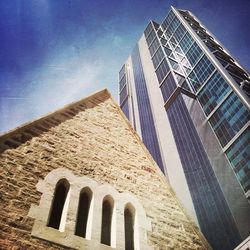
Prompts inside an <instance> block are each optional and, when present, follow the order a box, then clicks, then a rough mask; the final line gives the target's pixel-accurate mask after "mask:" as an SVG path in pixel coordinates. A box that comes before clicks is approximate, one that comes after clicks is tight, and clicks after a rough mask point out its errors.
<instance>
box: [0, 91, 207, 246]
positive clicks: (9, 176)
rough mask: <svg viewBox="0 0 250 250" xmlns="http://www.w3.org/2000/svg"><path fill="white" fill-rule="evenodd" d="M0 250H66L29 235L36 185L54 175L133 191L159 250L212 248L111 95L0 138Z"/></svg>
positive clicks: (93, 98)
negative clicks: (61, 172) (60, 171)
mask: <svg viewBox="0 0 250 250" xmlns="http://www.w3.org/2000/svg"><path fill="white" fill-rule="evenodd" d="M0 151H1V154H0V166H1V170H0V171H1V174H0V178H1V182H0V183H1V184H0V185H1V186H0V191H1V193H0V211H1V212H0V228H1V233H0V248H1V249H63V247H62V246H58V245H53V244H52V243H50V242H46V241H45V240H40V239H35V238H33V237H32V236H31V230H32V225H33V223H34V219H31V218H29V217H28V216H27V214H28V211H29V209H30V206H31V204H38V203H39V199H40V195H41V194H40V193H39V192H37V191H36V187H35V185H36V184H37V183H38V181H39V179H44V177H45V176H46V175H47V174H48V173H49V172H50V171H52V170H53V169H56V168H62V167H64V168H68V169H70V170H71V171H72V172H73V173H74V174H75V175H78V176H84V175H85V176H87V177H89V178H92V179H94V180H95V181H97V182H98V183H100V184H102V183H109V184H110V185H113V186H114V187H115V188H116V189H117V190H118V191H120V192H131V193H133V194H134V195H135V196H136V197H137V198H138V199H139V201H140V202H141V204H142V205H143V207H144V209H145V211H146V214H147V217H148V218H150V219H151V223H152V232H148V243H149V245H151V246H153V247H154V249H183V250H184V249H185V250H188V249H190V250H195V249H209V246H208V244H207V242H206V241H205V240H204V238H203V236H202V235H201V233H200V232H199V231H198V229H197V228H196V227H195V226H194V224H193V223H192V222H191V221H190V220H189V218H187V216H186V215H185V213H184V211H183V209H182V207H181V205H180V204H179V203H178V201H177V199H176V197H175V195H174V193H173V192H172V190H171V188H170V187H169V185H168V183H167V181H166V179H165V177H164V176H163V174H162V173H161V172H160V170H159V168H158V167H157V165H156V163H155V162H154V161H153V160H152V157H151V156H150V155H149V153H148V151H147V150H146V148H145V147H144V145H143V144H142V142H141V141H140V139H139V137H138V136H137V134H136V133H135V132H134V131H133V129H132V128H131V126H130V125H129V123H128V121H127V120H126V118H125V117H124V115H123V114H122V113H121V110H120V109H119V107H118V106H117V104H116V103H115V102H114V101H113V99H112V98H111V97H110V94H109V92H108V91H107V90H103V91H101V92H98V93H96V94H94V95H92V96H90V97H88V98H85V99H83V100H82V101H80V102H77V103H74V104H71V105H69V106H67V107H65V108H64V109H61V110H59V111H57V112H55V113H52V114H50V115H48V116H46V117H43V118H41V119H38V120H37V121H34V122H31V123H29V124H26V125H24V126H22V127H20V128H17V129H16V130H14V131H11V132H9V133H7V134H5V135H3V136H1V138H0Z"/></svg>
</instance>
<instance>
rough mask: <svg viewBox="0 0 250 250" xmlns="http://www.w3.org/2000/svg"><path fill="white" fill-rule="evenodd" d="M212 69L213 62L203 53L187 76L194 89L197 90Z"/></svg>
mask: <svg viewBox="0 0 250 250" xmlns="http://www.w3.org/2000/svg"><path fill="white" fill-rule="evenodd" d="M214 69H215V67H214V66H213V64H212V63H211V62H210V61H209V60H208V58H207V57H206V56H205V55H204V56H203V57H202V58H201V60H200V61H199V62H198V63H197V65H196V66H195V68H194V69H193V70H192V71H191V73H190V74H189V76H188V79H189V81H190V82H191V84H192V86H193V88H194V90H195V91H198V90H199V88H200V87H201V85H202V84H203V83H204V82H205V81H206V80H207V78H208V77H209V76H210V74H211V73H212V72H213V71H214Z"/></svg>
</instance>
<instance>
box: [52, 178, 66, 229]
mask: <svg viewBox="0 0 250 250" xmlns="http://www.w3.org/2000/svg"><path fill="white" fill-rule="evenodd" d="M69 186H70V185H69V182H68V181H67V180H66V179H61V180H59V181H58V182H57V184H56V188H55V192H54V198H53V202H52V206H51V208H50V216H49V220H48V226H49V227H53V228H55V229H60V224H61V220H62V217H64V218H65V220H66V212H67V211H66V210H67V209H65V201H66V198H67V196H68V193H69Z"/></svg>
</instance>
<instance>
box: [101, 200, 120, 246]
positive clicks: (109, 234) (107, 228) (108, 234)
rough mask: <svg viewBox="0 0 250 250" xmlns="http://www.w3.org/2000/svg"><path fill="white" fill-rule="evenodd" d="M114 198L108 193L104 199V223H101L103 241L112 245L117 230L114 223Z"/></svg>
mask: <svg viewBox="0 0 250 250" xmlns="http://www.w3.org/2000/svg"><path fill="white" fill-rule="evenodd" d="M114 205H115V203H114V199H113V198H112V196H111V195H106V196H105V197H104V198H103V201H102V224H101V243H102V244H105V245H108V246H111V245H112V238H114V237H115V235H114V232H115V231H116V228H114V227H115V225H114V224H115V223H114V221H115V220H114Z"/></svg>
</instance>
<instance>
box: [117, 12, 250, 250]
mask: <svg viewBox="0 0 250 250" xmlns="http://www.w3.org/2000/svg"><path fill="white" fill-rule="evenodd" d="M175 13H176V12H174V11H173V10H171V11H170V12H169V14H168V15H167V17H166V18H165V19H164V21H163V22H162V24H161V25H160V26H158V25H156V24H153V23H152V22H151V23H150V24H149V25H148V26H147V28H146V30H145V31H144V35H145V38H146V43H147V45H148V49H149V52H150V55H151V61H152V66H153V68H154V69H155V74H156V77H157V79H158V83H159V86H155V87H156V88H160V92H161V94H162V97H163V101H164V103H165V109H166V115H167V117H168V120H169V123H170V126H171V131H172V134H173V136H174V140H175V144H176V147H177V150H178V154H179V157H180V160H181V164H182V167H183V171H184V174H185V178H186V180H187V184H188V188H189V191H190V194H191V197H192V201H193V205H194V208H195V212H196V215H197V218H198V221H199V225H200V227H201V230H202V232H203V234H204V235H205V237H206V238H207V239H208V241H209V243H210V244H211V246H212V247H213V249H215V250H228V249H234V248H235V247H236V246H237V245H238V244H239V243H240V242H241V240H242V239H241V236H240V234H239V230H238V228H237V226H238V224H237V223H236V222H235V218H234V217H233V216H235V214H233V212H232V209H231V207H230V205H229V204H228V200H227V198H228V197H226V196H225V192H224V191H225V190H223V188H225V186H224V187H222V186H223V185H222V184H221V183H220V181H221V179H218V176H217V175H216V174H215V172H214V169H215V166H214V165H215V164H218V165H216V167H217V166H219V164H220V163H218V162H219V161H220V159H219V160H218V159H217V158H216V159H214V158H213V159H211V158H209V157H210V155H209V156H208V154H207V152H206V150H207V149H206V147H205V146H203V145H204V136H206V135H207V134H206V135H202V136H201V135H199V133H198V132H197V130H196V126H198V125H197V124H194V123H195V122H197V121H195V122H193V121H192V118H191V116H190V113H191V112H193V113H192V115H194V112H195V111H196V110H192V108H193V107H195V108H196V106H197V107H199V112H200V113H199V114H197V117H198V116H199V117H198V118H197V117H196V118H197V120H198V119H200V120H202V121H203V123H202V125H200V126H203V125H204V124H205V125H204V129H207V128H209V133H210V132H211V135H212V136H213V140H214V142H215V143H216V146H217V147H218V148H219V151H220V152H218V155H217V156H216V157H223V161H225V162H226V163H225V166H219V167H220V168H221V169H223V168H224V167H225V168H230V171H231V167H232V168H233V170H234V173H235V175H236V178H237V180H238V182H239V183H240V185H239V187H240V186H241V187H242V189H243V190H244V192H245V193H246V192H247V191H249V190H250V128H249V125H246V124H249V123H248V122H249V121H250V112H249V109H248V108H247V107H246V106H245V105H244V104H243V102H242V100H241V99H240V98H239V96H238V93H236V92H234V89H232V87H231V85H230V84H229V83H228V79H227V80H226V79H225V78H224V77H223V74H222V73H221V68H219V67H218V68H217V64H214V62H212V61H211V60H210V59H209V58H210V57H209V55H208V54H207V53H208V52H207V51H206V50H205V49H204V47H202V46H200V45H199V44H200V43H199V42H204V44H206V46H207V48H208V49H209V51H210V52H212V53H213V54H214V56H215V57H216V58H217V59H218V62H220V64H221V65H222V66H223V67H224V68H225V70H227V72H228V73H229V74H230V75H231V76H232V77H233V79H235V83H236V84H237V85H240V86H241V84H242V81H243V80H244V79H246V75H245V72H244V70H242V69H240V68H239V67H236V66H233V65H232V64H233V59H232V58H231V57H230V56H229V55H227V54H225V53H224V52H223V51H222V47H221V46H220V45H219V44H218V43H217V42H215V41H214V40H213V39H212V37H211V36H210V35H209V34H208V33H207V32H206V30H205V29H204V28H203V27H201V26H200V24H199V22H197V21H196V20H195V19H194V18H193V17H192V16H191V15H190V14H189V13H188V12H187V11H179V13H181V15H182V16H183V17H184V18H185V20H184V19H182V18H180V17H179V16H178V15H175ZM187 25H189V26H190V27H191V29H192V30H193V31H194V32H195V34H197V35H195V34H194V33H193V32H190V29H189V28H188V29H186V27H187ZM158 27H160V28H159V29H158ZM162 31H163V32H162ZM199 39H201V40H199ZM210 52H209V53H210ZM210 55H211V54H210ZM217 59H214V60H217ZM140 60H141V59H140V54H139V50H138V47H137V48H136V49H135V50H134V51H133V54H132V62H133V72H134V78H135V79H134V80H135V86H136V95H137V99H138V109H139V112H141V113H140V114H139V115H140V116H139V118H140V123H141V130H142V131H143V133H144V134H143V135H142V138H144V139H143V142H144V143H145V145H146V147H147V148H148V149H149V151H150V152H151V154H152V155H153V157H154V159H157V154H159V155H160V153H159V152H160V150H159V148H157V145H156V144H157V143H158V142H157V140H153V139H152V138H153V137H155V138H157V136H156V131H155V127H154V125H153V124H154V120H153V116H152V111H151V109H150V100H149V95H148V93H147V87H146V83H145V79H144V73H143V68H142V64H141V61H140ZM215 65H216V66H215ZM120 84H121V85H122V84H123V82H121V83H120ZM180 86H181V88H180ZM247 86H248V85H247ZM243 87H244V86H241V90H242V91H245V90H244V89H243ZM176 90H178V91H176ZM188 92H189V93H188ZM190 92H191V93H190ZM173 93H175V95H173V98H171V99H170V101H169V102H167V101H168V100H169V98H170V96H171V95H172V94H173ZM181 93H184V94H186V95H188V96H189V97H192V98H196V100H197V101H198V102H199V103H200V105H196V106H195V104H194V102H195V101H193V104H194V105H193V104H192V105H193V106H192V107H191V108H190V107H189V108H190V109H188V108H187V106H188V105H189V104H190V103H192V102H190V103H189V104H187V103H188V102H186V101H187V99H186V98H185V99H183V95H182V94H181ZM174 98H175V99H174ZM184 100H185V101H184ZM166 102H167V103H166ZM164 103H163V104H162V106H163V107H164ZM124 109H125V108H124ZM125 112H126V111H125ZM189 112H190V113H189ZM203 112H204V114H205V115H204V114H203ZM192 117H193V116H192ZM199 122H200V121H199ZM210 125H211V126H210ZM205 132H206V131H205ZM149 137H151V138H149ZM216 138H217V139H218V141H217V139H216ZM202 140H203V141H202ZM210 146H211V145H210ZM209 150H211V148H209ZM223 152H224V154H223ZM219 154H220V155H219ZM222 154H223V156H222ZM227 159H228V160H229V161H227ZM156 161H157V163H158V165H159V166H160V167H161V166H162V165H161V164H162V159H160V160H159V159H158V160H156ZM223 161H222V162H223ZM159 162H161V163H160V164H159ZM229 162H230V164H231V166H230V164H229ZM226 164H227V165H226ZM166 165H167V163H166ZM231 172H232V171H231ZM236 183H237V182H236ZM239 189H240V188H239ZM240 190H241V189H240ZM242 195H243V194H242Z"/></svg>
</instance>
